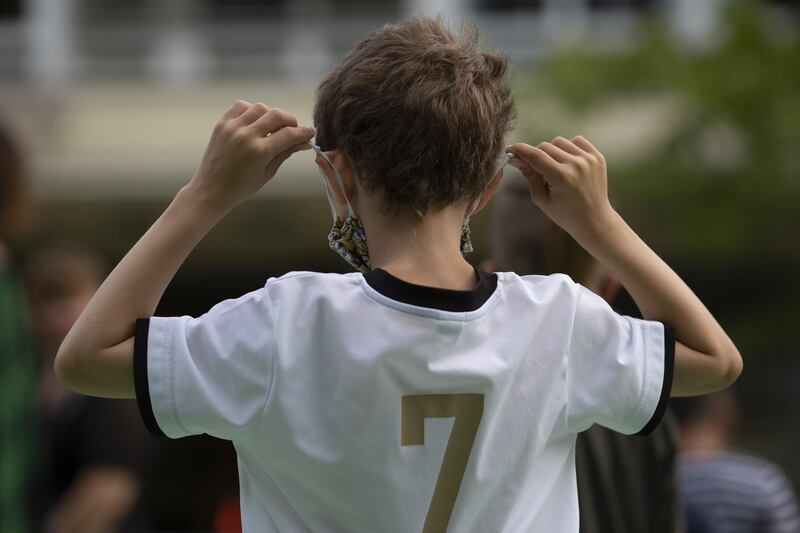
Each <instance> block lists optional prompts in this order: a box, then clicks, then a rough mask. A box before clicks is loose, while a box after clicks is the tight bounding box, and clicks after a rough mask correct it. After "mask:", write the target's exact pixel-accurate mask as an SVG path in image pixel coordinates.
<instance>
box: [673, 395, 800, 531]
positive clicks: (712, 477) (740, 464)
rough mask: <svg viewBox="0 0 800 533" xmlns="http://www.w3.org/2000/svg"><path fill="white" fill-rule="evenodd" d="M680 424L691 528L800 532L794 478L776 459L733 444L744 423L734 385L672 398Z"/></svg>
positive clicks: (681, 480) (682, 488)
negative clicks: (694, 394) (738, 430)
mask: <svg viewBox="0 0 800 533" xmlns="http://www.w3.org/2000/svg"><path fill="white" fill-rule="evenodd" d="M671 404H672V408H673V411H674V412H675V416H676V417H677V419H678V422H679V424H680V455H679V461H678V486H679V492H680V501H681V503H682V505H683V507H684V511H685V514H686V517H687V531H686V533H734V532H735V533H798V532H800V512H798V505H797V497H796V495H795V492H794V489H793V488H792V485H791V482H790V481H789V480H788V479H787V477H786V475H785V474H784V473H783V470H782V469H781V468H780V467H779V466H778V465H776V464H773V463H771V462H770V461H767V460H766V459H763V458H761V457H758V456H756V455H752V454H749V453H745V452H742V451H740V450H737V449H735V448H733V447H732V446H731V442H732V439H733V436H734V434H735V433H736V430H737V428H738V426H739V420H740V414H739V408H738V404H737V402H736V397H735V395H734V394H733V392H731V391H730V390H725V391H721V392H718V393H715V394H712V395H710V396H703V397H696V398H678V399H673V400H672V401H671Z"/></svg>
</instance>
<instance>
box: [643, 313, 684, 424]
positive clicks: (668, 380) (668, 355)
mask: <svg viewBox="0 0 800 533" xmlns="http://www.w3.org/2000/svg"><path fill="white" fill-rule="evenodd" d="M663 326H664V382H663V383H662V384H661V397H659V399H658V404H657V405H656V410H655V412H653V416H652V417H650V421H649V422H647V424H645V426H644V427H643V428H642V430H641V431H640V432H639V433H636V435H649V434H650V433H651V432H652V431H653V430H654V429H655V428H656V426H658V424H659V422H661V419H662V418H664V413H665V412H666V411H667V404H668V403H669V397H670V393H671V392H672V372H673V370H674V369H675V328H673V327H672V326H668V325H666V324H663Z"/></svg>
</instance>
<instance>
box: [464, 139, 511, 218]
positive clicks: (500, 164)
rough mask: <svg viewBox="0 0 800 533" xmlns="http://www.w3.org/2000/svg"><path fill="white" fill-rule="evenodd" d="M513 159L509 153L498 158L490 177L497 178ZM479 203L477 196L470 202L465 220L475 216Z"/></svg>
mask: <svg viewBox="0 0 800 533" xmlns="http://www.w3.org/2000/svg"><path fill="white" fill-rule="evenodd" d="M515 157H516V156H515V155H514V154H509V153H505V154H503V155H502V156H500V159H499V160H498V161H497V166H496V167H495V169H494V174H492V177H495V176H497V173H498V172H500V171H501V170H503V169H504V168H505V166H506V165H507V164H508V162H509V161H511V160H512V159H514V158H515ZM480 201H481V197H480V196H478V197H477V198H475V199H474V200H473V201H472V203H470V204H469V209H468V210H467V219H469V217H471V216H472V215H473V214H475V211H476V210H477V209H478V204H480Z"/></svg>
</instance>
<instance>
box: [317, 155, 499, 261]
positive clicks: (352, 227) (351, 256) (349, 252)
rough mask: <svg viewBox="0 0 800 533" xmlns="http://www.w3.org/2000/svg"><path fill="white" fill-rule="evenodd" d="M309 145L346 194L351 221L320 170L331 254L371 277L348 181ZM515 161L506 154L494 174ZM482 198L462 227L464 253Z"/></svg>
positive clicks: (469, 247)
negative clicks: (339, 209) (347, 190)
mask: <svg viewBox="0 0 800 533" xmlns="http://www.w3.org/2000/svg"><path fill="white" fill-rule="evenodd" d="M308 145H309V146H311V148H312V149H313V150H314V152H315V153H316V154H317V155H320V156H322V158H323V159H325V161H327V162H328V164H329V165H330V166H331V169H332V170H333V174H334V176H336V183H337V184H338V185H339V189H340V190H341V191H342V195H343V196H344V198H345V202H347V217H346V218H345V219H344V221H342V219H341V217H340V216H339V215H338V213H337V212H336V205H335V204H334V200H333V197H332V195H331V191H330V190H329V189H328V179H327V178H326V176H325V173H324V172H322V169H318V170H319V173H320V176H321V177H322V182H323V183H324V184H325V194H326V195H327V197H328V204H330V206H331V214H332V215H333V227H332V228H331V232H330V233H329V234H328V246H330V248H331V250H333V251H334V252H336V253H337V254H339V255H340V256H341V257H342V259H344V260H345V261H347V263H348V264H349V265H350V266H352V267H353V268H355V269H356V270H358V271H359V272H363V273H365V274H366V273H367V272H369V271H370V270H372V264H371V263H370V261H369V250H368V249H367V234H366V232H365V231H364V226H362V225H361V220H360V219H359V218H358V216H357V215H356V214H355V213H354V212H353V207H352V206H351V205H350V200H349V199H348V198H347V194H346V193H345V188H344V180H343V179H342V175H341V174H340V173H339V170H338V169H337V168H336V167H335V166H334V165H333V162H332V161H331V160H330V159H329V158H328V156H327V155H325V153H324V152H323V151H322V149H321V148H320V147H319V146H317V145H315V144H313V143H312V142H311V141H309V142H308ZM512 157H514V156H513V155H511V154H503V156H502V157H501V158H500V160H499V162H498V164H497V167H496V169H495V172H494V174H493V175H494V176H496V175H497V173H498V172H500V171H501V170H502V169H503V167H505V166H506V163H508V161H509V160H510V159H511V158H512ZM479 202H480V198H476V199H475V200H474V201H473V202H472V203H471V204H470V206H469V209H468V210H467V215H466V216H465V217H464V224H463V225H462V226H461V253H462V254H468V253H470V252H472V241H471V240H470V231H469V217H470V216H471V215H472V214H473V213H474V212H475V210H476V209H477V208H478V203H479Z"/></svg>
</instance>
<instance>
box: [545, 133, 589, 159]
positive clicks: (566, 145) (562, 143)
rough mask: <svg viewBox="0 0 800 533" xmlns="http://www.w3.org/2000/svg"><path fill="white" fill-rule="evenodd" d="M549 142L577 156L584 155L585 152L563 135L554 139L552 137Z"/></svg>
mask: <svg viewBox="0 0 800 533" xmlns="http://www.w3.org/2000/svg"><path fill="white" fill-rule="evenodd" d="M551 144H553V145H555V146H557V147H559V148H561V149H562V150H564V151H565V152H567V153H568V154H572V155H577V156H582V155H585V152H584V151H583V150H582V149H581V148H580V147H579V146H576V145H575V144H574V143H572V142H571V141H568V140H567V139H565V138H564V137H556V138H555V139H553V140H552V141H551Z"/></svg>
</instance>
